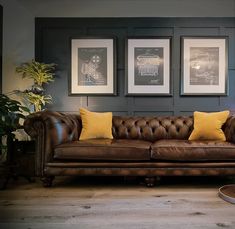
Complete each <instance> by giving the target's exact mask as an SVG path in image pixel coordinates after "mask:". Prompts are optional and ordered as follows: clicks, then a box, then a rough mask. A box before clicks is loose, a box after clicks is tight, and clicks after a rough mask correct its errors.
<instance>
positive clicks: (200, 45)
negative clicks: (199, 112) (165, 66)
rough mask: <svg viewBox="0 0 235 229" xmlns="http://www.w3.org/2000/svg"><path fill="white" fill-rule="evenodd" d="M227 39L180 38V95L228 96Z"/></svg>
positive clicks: (224, 37) (216, 37)
mask: <svg viewBox="0 0 235 229" xmlns="http://www.w3.org/2000/svg"><path fill="white" fill-rule="evenodd" d="M227 88H228V37H226V36H210V37H185V36H184V37H181V95H190V96H193V95H198V96H200V95H203V96H206V95H208V96H226V95H228V89H227Z"/></svg>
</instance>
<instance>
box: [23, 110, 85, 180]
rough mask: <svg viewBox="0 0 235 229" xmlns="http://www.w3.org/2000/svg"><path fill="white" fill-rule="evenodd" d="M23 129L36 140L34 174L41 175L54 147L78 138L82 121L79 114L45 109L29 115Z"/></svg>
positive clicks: (51, 157)
mask: <svg viewBox="0 0 235 229" xmlns="http://www.w3.org/2000/svg"><path fill="white" fill-rule="evenodd" d="M24 129H25V131H26V133H27V134H29V135H30V136H31V137H32V138H33V139H35V140H36V174H37V175H39V176H43V170H44V165H45V163H47V162H50V161H52V160H53V152H54V147H55V146H56V145H59V144H62V143H65V142H70V141H75V140H78V139H79V136H80V133H81V129H82V123H81V119H80V116H79V115H74V114H65V113H59V112H53V111H47V110H46V111H41V112H37V113H33V114H31V115H29V116H28V117H27V118H26V120H25V122H24Z"/></svg>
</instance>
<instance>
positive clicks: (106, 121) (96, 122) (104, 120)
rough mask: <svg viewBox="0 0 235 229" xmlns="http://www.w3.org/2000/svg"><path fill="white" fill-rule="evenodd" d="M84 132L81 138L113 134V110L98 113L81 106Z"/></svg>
mask: <svg viewBox="0 0 235 229" xmlns="http://www.w3.org/2000/svg"><path fill="white" fill-rule="evenodd" d="M79 111H80V115H81V119H82V132H81V135H80V138H79V140H86V139H92V138H109V139H113V135H112V117H113V115H112V112H105V113H96V112H91V111H88V110H86V109H84V108H80V110H79Z"/></svg>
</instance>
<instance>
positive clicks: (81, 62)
mask: <svg viewBox="0 0 235 229" xmlns="http://www.w3.org/2000/svg"><path fill="white" fill-rule="evenodd" d="M115 43H116V42H115V38H109V37H107V38H106V37H105V38H97V37H95V38H93V37H81V38H74V39H73V38H72V39H71V76H70V80H69V94H70V95H115V94H116V50H115V46H116V45H115Z"/></svg>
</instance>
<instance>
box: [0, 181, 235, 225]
mask: <svg viewBox="0 0 235 229" xmlns="http://www.w3.org/2000/svg"><path fill="white" fill-rule="evenodd" d="M234 181H235V180H234V179H225V178H213V177H212V178H211V177H209V178H207V177H204V178H196V177H192V178H182V177H181V178H180V177H178V178H177V177H176V178H164V179H163V180H162V181H161V183H160V185H158V186H156V187H154V188H147V187H145V186H144V185H143V184H140V183H139V181H137V180H136V179H128V180H123V179H122V178H88V179H86V180H85V179H82V178H76V179H71V178H66V179H65V180H64V179H57V180H56V182H55V185H54V186H53V187H52V188H49V189H48V188H43V187H42V186H41V183H40V182H39V181H36V183H33V184H29V183H27V182H26V181H24V180H23V179H22V178H20V179H19V180H18V181H17V182H15V183H14V184H13V182H11V183H10V184H9V186H8V189H7V190H4V191H0V228H1V229H5V228H6V229H8V228H14V229H23V228H24V229H38V228H41V229H47V228H50V229H65V228H69V229H71V228H76V229H80V228H81V229H91V228H92V229H93V228H102V229H113V228H115V229H116V228H121V229H140V228H141V229H158V228H159V229H173V228H174V229H191V228H192V229H194V228H196V229H214V228H218V229H219V228H232V229H234V228H235V205H232V204H229V203H227V202H225V201H223V200H221V199H220V198H219V197H218V196H217V191H218V188H219V187H220V186H221V185H224V184H226V183H231V182H234Z"/></svg>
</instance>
